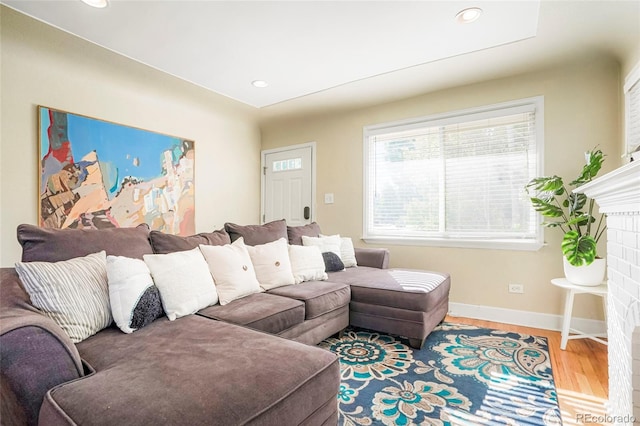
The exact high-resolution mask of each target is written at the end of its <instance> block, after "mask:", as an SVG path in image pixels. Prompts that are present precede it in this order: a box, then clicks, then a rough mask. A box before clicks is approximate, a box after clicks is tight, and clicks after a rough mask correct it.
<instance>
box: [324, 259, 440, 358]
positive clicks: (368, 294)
mask: <svg viewBox="0 0 640 426" xmlns="http://www.w3.org/2000/svg"><path fill="white" fill-rule="evenodd" d="M329 279H330V280H331V281H336V282H342V283H345V284H349V285H350V287H351V302H350V304H349V317H350V319H349V321H350V324H351V325H353V326H356V327H362V328H368V329H372V330H376V331H381V332H385V333H392V334H397V335H400V336H404V337H407V338H409V342H410V344H411V346H412V347H414V348H416V349H420V348H422V345H423V344H424V340H425V338H426V337H427V336H428V335H429V333H431V330H433V328H434V327H435V326H436V325H437V324H439V323H440V322H441V321H442V320H443V319H444V317H445V315H446V314H447V311H448V308H449V290H450V287H451V280H450V277H449V275H448V274H444V273H439V272H431V271H422V270H410V269H379V268H371V267H367V266H359V267H357V268H348V269H346V270H344V271H340V272H332V273H330V274H329Z"/></svg>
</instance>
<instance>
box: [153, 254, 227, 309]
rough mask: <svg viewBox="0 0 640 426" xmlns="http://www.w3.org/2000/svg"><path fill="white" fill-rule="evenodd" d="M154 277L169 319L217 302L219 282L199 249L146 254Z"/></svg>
mask: <svg viewBox="0 0 640 426" xmlns="http://www.w3.org/2000/svg"><path fill="white" fill-rule="evenodd" d="M144 263H146V264H147V266H148V267H149V270H150V271H151V275H152V276H153V281H154V282H155V283H156V286H157V287H158V290H160V297H161V298H162V305H163V306H164V311H165V313H166V314H167V318H169V320H170V321H173V320H175V319H176V318H180V317H184V316H186V315H191V314H194V313H196V312H198V311H199V310H200V309H203V308H206V307H207V306H211V305H214V304H215V303H217V302H218V293H217V292H216V286H215V284H214V283H213V278H211V273H210V272H209V268H208V267H207V262H206V261H205V260H204V257H202V253H201V252H200V249H198V248H197V247H196V248H194V249H193V250H187V251H177V252H174V253H168V254H145V255H144Z"/></svg>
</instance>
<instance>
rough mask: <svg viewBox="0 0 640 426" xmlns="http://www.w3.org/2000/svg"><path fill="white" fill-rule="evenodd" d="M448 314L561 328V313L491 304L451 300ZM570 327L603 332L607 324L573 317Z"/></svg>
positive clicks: (549, 328)
mask: <svg viewBox="0 0 640 426" xmlns="http://www.w3.org/2000/svg"><path fill="white" fill-rule="evenodd" d="M449 315H451V316H452V317H466V318H473V319H480V320H486V321H495V322H503V323H506V324H514V325H521V326H525V327H535V328H542V329H545V330H561V329H562V315H552V314H541V313H539V312H530V311H518V310H515V309H506V308H496V307H493V306H481V305H467V304H465V303H453V302H451V303H449ZM571 328H574V329H577V330H580V331H582V332H585V333H588V334H603V333H606V331H607V324H606V322H604V321H598V320H592V319H586V318H576V317H573V318H572V321H571Z"/></svg>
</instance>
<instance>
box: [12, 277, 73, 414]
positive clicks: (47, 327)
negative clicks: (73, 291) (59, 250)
mask: <svg viewBox="0 0 640 426" xmlns="http://www.w3.org/2000/svg"><path fill="white" fill-rule="evenodd" d="M28 301H29V296H28V295H27V294H26V292H25V291H24V289H23V288H22V285H21V283H20V279H19V278H18V275H17V274H16V273H15V271H14V270H13V269H12V268H3V269H2V270H1V271H0V359H2V363H0V378H1V382H2V387H1V388H0V400H1V403H0V416H1V417H2V423H3V424H16V425H35V424H37V423H38V413H39V411H40V406H41V405H42V401H43V398H44V396H45V394H46V393H47V391H48V390H49V389H51V388H52V387H54V386H57V385H59V384H61V383H64V382H67V381H69V380H73V379H77V378H79V377H82V376H83V366H82V361H81V359H80V355H79V354H78V350H77V349H76V346H75V345H74V344H73V342H71V339H70V338H69V336H68V335H67V334H66V333H65V332H64V331H63V330H62V329H61V328H60V327H59V326H58V325H57V324H56V323H55V322H54V321H53V320H51V319H50V318H47V317H46V316H44V315H42V314H41V313H40V312H39V311H38V310H37V309H35V308H34V307H33V306H32V305H31V304H30V303H29V302H28Z"/></svg>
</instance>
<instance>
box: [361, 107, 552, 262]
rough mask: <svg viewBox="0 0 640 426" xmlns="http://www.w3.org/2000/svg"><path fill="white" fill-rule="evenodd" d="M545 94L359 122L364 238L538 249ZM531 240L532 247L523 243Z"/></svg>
mask: <svg viewBox="0 0 640 426" xmlns="http://www.w3.org/2000/svg"><path fill="white" fill-rule="evenodd" d="M541 108H542V98H535V99H531V100H525V101H519V102H513V103H509V104H507V105H505V104H502V105H500V106H491V107H487V108H484V109H475V110H473V111H462V112H457V113H452V114H448V115H440V116H435V117H425V118H422V119H419V120H412V121H411V122H403V123H390V124H386V125H378V126H370V127H367V128H365V150H366V152H367V155H366V156H365V173H366V175H365V182H366V184H365V199H366V203H365V229H364V235H365V239H373V240H375V239H386V240H398V242H400V243H403V242H404V243H412V242H413V243H415V242H418V243H435V244H438V245H462V246H475V247H496V248H518V247H520V248H531V249H533V248H534V247H533V245H535V248H538V247H539V246H540V245H541V242H542V235H541V231H540V227H539V220H538V216H537V214H536V213H535V211H534V210H533V209H532V208H531V206H530V203H529V199H528V198H527V196H526V193H525V191H524V187H525V185H526V184H527V182H528V181H529V180H530V179H532V178H533V177H535V176H538V175H539V171H540V170H541V169H540V162H539V158H540V154H541V152H540V151H541V150H540V149H539V146H541V138H542V135H541V131H540V129H541V123H540V119H541V117H540V111H541ZM527 245H529V247H525V246H527Z"/></svg>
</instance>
